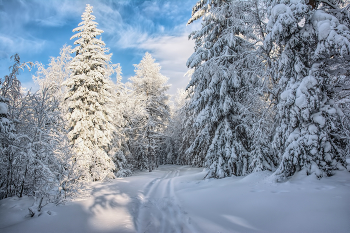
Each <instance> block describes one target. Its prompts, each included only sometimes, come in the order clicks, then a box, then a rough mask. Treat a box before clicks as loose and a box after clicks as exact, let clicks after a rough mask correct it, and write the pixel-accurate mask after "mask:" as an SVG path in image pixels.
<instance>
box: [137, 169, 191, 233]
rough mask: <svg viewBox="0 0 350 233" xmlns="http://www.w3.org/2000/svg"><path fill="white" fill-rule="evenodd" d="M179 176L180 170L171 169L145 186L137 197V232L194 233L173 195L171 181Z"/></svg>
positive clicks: (188, 219)
mask: <svg viewBox="0 0 350 233" xmlns="http://www.w3.org/2000/svg"><path fill="white" fill-rule="evenodd" d="M180 169H181V168H180ZM179 174H180V170H179V169H176V168H173V169H172V170H170V171H168V172H167V173H166V174H165V175H164V176H163V177H161V178H156V179H154V180H152V181H151V182H149V183H148V184H147V185H146V188H145V190H144V192H143V193H141V194H140V195H139V201H140V205H139V210H138V214H137V219H136V229H137V232H139V233H152V232H160V233H180V232H196V230H195V229H194V226H192V225H191V222H190V218H189V217H188V216H186V215H187V213H186V212H185V211H183V209H182V208H181V206H180V204H179V202H178V200H177V197H176V195H175V191H174V182H173V180H174V179H175V178H176V177H178V176H179Z"/></svg>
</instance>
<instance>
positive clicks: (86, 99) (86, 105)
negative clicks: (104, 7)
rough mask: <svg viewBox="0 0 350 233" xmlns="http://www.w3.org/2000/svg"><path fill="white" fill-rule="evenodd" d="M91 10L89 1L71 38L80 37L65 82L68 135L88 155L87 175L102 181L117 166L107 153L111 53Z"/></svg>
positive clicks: (78, 150)
mask: <svg viewBox="0 0 350 233" xmlns="http://www.w3.org/2000/svg"><path fill="white" fill-rule="evenodd" d="M91 13H92V6H90V5H89V4H87V5H86V9H85V12H84V13H83V14H82V20H83V21H82V22H81V23H79V25H78V26H79V27H77V28H75V29H74V30H73V32H77V33H76V34H75V35H74V36H72V38H71V39H74V38H77V40H76V41H75V42H74V44H75V45H77V46H76V47H75V48H74V49H73V50H72V52H73V53H75V54H76V56H75V57H74V58H73V59H72V62H71V65H70V69H71V70H72V74H71V76H70V78H69V79H68V80H67V81H65V83H64V84H65V85H66V86H67V89H68V90H67V95H66V100H67V103H68V108H69V109H68V114H67V118H68V121H69V127H70V128H69V133H68V137H69V139H70V140H71V143H72V145H73V146H74V147H75V150H76V153H78V154H81V155H83V156H85V159H82V161H80V162H81V166H83V167H84V169H85V170H86V171H87V172H88V173H89V175H88V176H90V177H92V179H93V180H103V179H104V178H105V177H106V176H107V175H109V174H110V173H111V171H112V169H114V164H113V162H112V160H111V158H110V157H109V156H108V155H107V153H106V152H107V149H108V145H109V143H110V141H111V134H112V130H113V125H112V124H111V114H110V110H109V105H110V103H111V90H112V83H111V80H110V78H109V75H110V73H111V72H110V71H111V67H110V57H111V54H106V53H107V52H108V49H106V48H105V43H104V42H103V41H102V40H101V39H98V38H97V36H99V35H101V33H102V32H103V31H102V30H100V29H97V23H96V22H94V20H95V16H93V15H92V14H91ZM88 176H87V178H89V177H88Z"/></svg>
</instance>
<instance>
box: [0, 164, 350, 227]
mask: <svg viewBox="0 0 350 233" xmlns="http://www.w3.org/2000/svg"><path fill="white" fill-rule="evenodd" d="M202 170H203V169H200V168H192V167H189V166H175V165H166V166H160V167H159V169H157V170H154V171H153V172H138V173H136V174H134V175H133V176H131V177H126V178H118V179H116V180H113V181H111V182H96V183H93V184H92V185H91V192H90V196H89V197H87V198H84V199H81V200H75V201H72V202H69V203H67V204H66V205H61V206H54V205H47V206H45V207H44V208H43V214H42V215H41V216H39V217H34V218H25V217H24V216H25V215H26V214H27V213H28V211H27V208H28V206H30V205H31V204H32V201H33V200H32V199H31V198H29V197H25V198H22V199H19V198H9V199H5V200H0V232H1V233H18V232H21V233H26V232H29V233H32V232H33V233H34V232H35V233H41V232H42V233H56V232H57V233H67V232H74V233H80V232H81V233H93V232H101V233H112V232H114V233H135V232H137V233H158V232H159V233H162V232H163V233H178V232H184V233H190V232H195V233H196V232H197V233H218V232H220V233H234V232H286V233H288V232H290V233H294V232H304V233H308V232H310V233H311V232H321V233H322V232H337V233H342V232H344V233H345V232H350V221H349V219H350V173H349V172H346V171H343V172H339V173H338V174H337V175H335V176H333V177H326V178H323V179H322V180H317V179H316V178H315V177H314V176H308V177H306V176H304V175H298V176H295V177H293V178H292V179H291V180H289V181H288V182H285V183H281V184H276V183H271V182H269V181H268V179H267V177H268V176H269V175H270V174H271V173H269V172H260V173H255V174H251V175H249V176H247V177H230V178H225V179H220V180H214V179H210V180H203V177H204V176H205V172H203V171H202ZM48 211H49V212H48Z"/></svg>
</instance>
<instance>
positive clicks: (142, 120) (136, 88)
mask: <svg viewBox="0 0 350 233" xmlns="http://www.w3.org/2000/svg"><path fill="white" fill-rule="evenodd" d="M160 69H161V67H160V65H159V64H158V63H155V60H154V59H153V58H152V56H151V54H149V53H146V54H145V56H144V57H143V59H142V60H141V62H140V63H139V64H138V65H135V73H136V76H134V77H131V78H130V81H131V82H132V83H131V85H132V89H133V92H134V95H135V97H136V98H137V99H139V103H140V104H141V106H140V107H141V109H140V110H141V111H142V112H140V115H139V119H138V121H137V124H138V127H139V129H140V131H139V132H138V133H137V134H138V138H137V141H138V142H137V146H136V148H137V152H136V153H137V155H136V160H137V161H138V162H139V163H141V164H142V165H141V166H140V167H138V168H147V169H148V170H149V171H152V170H153V169H154V168H155V167H156V166H158V164H159V161H158V157H157V152H158V153H159V151H157V150H158V149H159V148H158V144H159V143H160V142H161V141H162V140H163V139H164V134H163V133H164V130H165V128H166V124H167V122H168V120H169V117H170V112H169V106H168V95H167V94H166V93H165V92H166V91H167V90H168V89H169V85H166V82H167V80H168V78H167V77H165V76H163V75H162V74H161V73H160ZM134 156H135V155H134ZM144 166H146V167H144Z"/></svg>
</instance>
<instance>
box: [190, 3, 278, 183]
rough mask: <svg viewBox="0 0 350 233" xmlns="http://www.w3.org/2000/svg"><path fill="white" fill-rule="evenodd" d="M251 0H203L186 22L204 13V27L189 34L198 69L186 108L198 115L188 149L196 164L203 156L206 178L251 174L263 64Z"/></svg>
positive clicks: (192, 66) (193, 66)
mask: <svg viewBox="0 0 350 233" xmlns="http://www.w3.org/2000/svg"><path fill="white" fill-rule="evenodd" d="M253 3H255V2H254V1H203V0H202V1H199V2H198V3H197V4H196V6H195V7H194V8H193V11H192V18H191V19H190V20H189V22H188V23H192V22H193V21H195V20H197V19H199V18H201V17H202V18H203V22H202V28H201V30H199V31H195V32H193V33H192V34H191V35H190V37H192V39H195V40H196V47H195V52H194V53H193V55H192V56H191V57H190V58H189V59H188V61H187V66H188V67H189V68H195V71H194V73H193V75H192V79H191V81H190V83H189V84H188V86H187V89H188V90H189V91H190V95H191V100H190V102H189V104H188V106H187V111H188V112H189V114H193V115H195V119H194V122H195V126H196V127H197V132H194V133H195V134H196V135H195V136H194V137H195V139H194V140H193V142H192V143H191V145H190V146H189V148H188V149H187V151H186V154H187V157H190V158H192V160H196V161H195V162H192V163H201V162H200V161H204V163H205V166H206V167H207V168H209V171H208V174H207V177H208V178H210V177H215V178H223V177H226V176H231V175H245V174H247V173H248V172H249V170H250V168H249V165H250V164H251V155H250V153H251V151H253V150H254V148H255V147H256V144H257V143H256V142H255V141H254V135H253V134H252V131H253V130H254V127H253V123H254V122H256V119H257V118H258V115H256V114H254V111H252V107H256V106H257V105H259V104H257V103H258V102H260V99H259V98H258V97H259V95H258V93H257V92H256V87H257V86H259V85H260V84H259V82H260V80H259V78H258V75H257V74H256V71H255V70H259V68H261V65H260V59H259V57H258V56H257V54H256V53H255V50H256V47H255V43H257V42H258V41H259V37H258V36H257V35H256V29H255V24H256V22H257V21H256V19H255V18H254V14H252V13H253V12H252V9H254V6H255V5H254V4H253ZM259 142H261V141H259ZM269 162H271V161H269Z"/></svg>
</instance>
